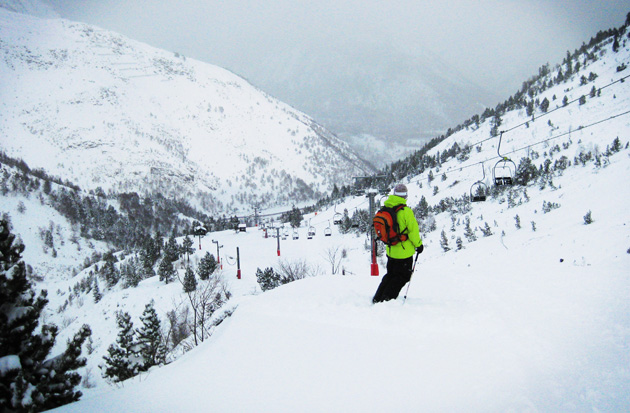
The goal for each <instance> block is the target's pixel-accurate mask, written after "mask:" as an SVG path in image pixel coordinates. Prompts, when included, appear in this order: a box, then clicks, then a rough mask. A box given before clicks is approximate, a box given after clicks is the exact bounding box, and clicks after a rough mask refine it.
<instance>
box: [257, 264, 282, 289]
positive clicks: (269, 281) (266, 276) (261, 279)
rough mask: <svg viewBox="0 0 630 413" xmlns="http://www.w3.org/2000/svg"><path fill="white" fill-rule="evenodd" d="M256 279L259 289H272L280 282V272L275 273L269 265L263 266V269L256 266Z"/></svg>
mask: <svg viewBox="0 0 630 413" xmlns="http://www.w3.org/2000/svg"><path fill="white" fill-rule="evenodd" d="M256 281H258V284H259V285H260V289H261V290H263V291H267V290H272V289H274V288H276V287H278V286H279V285H280V284H281V282H280V274H278V273H276V272H275V271H274V270H273V268H271V267H268V268H265V270H264V271H263V270H261V269H260V268H257V269H256Z"/></svg>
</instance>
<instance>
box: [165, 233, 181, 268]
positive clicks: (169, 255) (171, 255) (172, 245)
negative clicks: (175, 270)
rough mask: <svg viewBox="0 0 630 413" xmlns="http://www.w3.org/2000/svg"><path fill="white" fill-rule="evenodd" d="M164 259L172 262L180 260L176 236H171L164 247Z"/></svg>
mask: <svg viewBox="0 0 630 413" xmlns="http://www.w3.org/2000/svg"><path fill="white" fill-rule="evenodd" d="M164 258H165V259H167V260H169V261H171V262H174V261H177V260H178V259H179V245H177V241H176V240H175V236H174V235H171V236H170V238H169V239H168V242H167V243H166V245H165V246H164Z"/></svg>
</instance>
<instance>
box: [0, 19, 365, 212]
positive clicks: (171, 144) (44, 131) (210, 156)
mask: <svg viewBox="0 0 630 413" xmlns="http://www.w3.org/2000/svg"><path fill="white" fill-rule="evenodd" d="M0 13H1V14H0V19H1V24H2V28H3V30H2V37H0V47H1V48H2V51H3V59H2V60H0V64H2V67H1V68H0V70H1V71H2V74H3V77H4V78H5V79H7V80H8V81H7V82H4V84H3V87H2V90H1V92H2V96H3V99H2V104H1V105H2V108H3V111H2V115H1V118H0V131H1V132H2V135H3V136H4V137H5V138H3V142H2V147H3V148H4V150H5V151H6V152H7V154H8V155H10V156H13V157H20V158H23V159H24V160H25V161H26V162H27V163H28V164H29V165H31V166H32V167H36V168H39V167H41V168H44V169H45V170H47V171H49V172H50V173H52V174H54V175H60V176H64V177H67V178H68V179H70V180H72V181H73V182H75V183H77V184H78V185H79V186H81V187H84V188H86V189H94V188H95V187H97V186H100V187H102V188H103V189H104V190H106V191H107V190H113V191H118V192H121V191H131V190H133V191H138V192H143V191H148V190H158V191H161V192H164V193H165V194H167V195H173V194H178V195H180V196H181V195H182V194H185V195H187V196H188V197H191V198H200V199H201V200H202V201H201V203H203V204H204V205H206V206H211V208H210V211H209V212H232V211H238V210H240V211H243V210H244V209H245V208H247V207H248V205H249V204H251V203H254V202H256V203H257V202H264V203H266V204H267V205H268V206H273V205H277V204H279V203H287V202H290V200H294V202H308V201H313V200H315V199H317V198H318V197H319V196H321V195H322V194H324V193H326V192H328V191H329V190H331V189H332V187H333V184H334V183H337V182H348V181H349V180H350V178H351V176H352V175H356V174H358V173H365V172H366V171H370V170H373V167H372V166H371V165H369V164H368V163H367V162H365V161H364V160H362V159H361V158H360V157H358V156H357V155H356V154H355V153H354V152H353V151H352V150H350V148H349V147H348V145H347V144H345V143H344V142H342V141H341V140H339V139H338V138H337V137H336V136H334V135H333V134H332V133H331V132H329V131H328V130H326V129H325V128H323V127H321V126H320V125H317V124H316V123H315V121H314V120H312V119H311V118H310V117H308V116H307V115H305V114H303V113H301V112H298V111H297V110H295V109H293V108H291V107H290V106H289V105H287V104H285V103H282V102H280V101H278V100H276V99H274V98H272V97H271V96H269V95H268V94H266V93H265V92H263V91H261V90H260V89H258V88H256V87H254V86H252V85H251V84H249V83H248V82H246V81H245V80H244V79H242V78H240V77H238V76H237V75H235V74H233V73H231V72H229V71H227V70H225V69H222V68H218V67H216V66H213V65H209V64H206V63H203V62H198V61H195V60H193V59H187V58H186V57H185V56H181V55H179V54H177V53H175V54H173V53H169V52H166V51H162V50H159V49H155V48H152V47H149V46H147V45H144V44H142V43H139V42H136V41H133V40H131V39H127V38H125V37H124V36H121V35H118V34H115V33H112V32H108V31H105V30H101V29H98V28H96V27H93V26H89V25H86V24H82V23H75V22H70V21H67V20H60V19H48V20H41V19H37V18H35V17H32V16H26V15H22V14H15V13H11V12H8V11H6V10H4V9H0ZM68 79H72V81H71V82H68ZM35 148H37V150H34V149H35ZM253 153H255V155H252V154H253ZM43 154H46V155H43ZM252 158H255V159H256V161H255V162H256V168H255V170H253V172H255V173H253V174H245V173H243V172H244V171H246V170H248V168H249V167H250V166H251V162H250V161H251V160H252ZM167 176H168V177H172V178H174V179H173V180H171V183H168V184H167V183H166V182H165V180H164V179H163V178H164V177H167Z"/></svg>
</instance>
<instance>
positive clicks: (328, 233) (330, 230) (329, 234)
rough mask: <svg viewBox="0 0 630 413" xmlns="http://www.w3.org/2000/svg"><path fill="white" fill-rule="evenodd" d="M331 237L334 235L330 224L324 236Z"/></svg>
mask: <svg viewBox="0 0 630 413" xmlns="http://www.w3.org/2000/svg"><path fill="white" fill-rule="evenodd" d="M331 235H332V229H331V228H330V222H329V223H328V226H327V227H326V229H324V236H325V237H330V236H331Z"/></svg>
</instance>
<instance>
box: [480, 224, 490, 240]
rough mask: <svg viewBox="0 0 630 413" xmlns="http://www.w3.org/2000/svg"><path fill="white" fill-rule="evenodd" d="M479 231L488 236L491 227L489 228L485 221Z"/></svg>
mask: <svg viewBox="0 0 630 413" xmlns="http://www.w3.org/2000/svg"><path fill="white" fill-rule="evenodd" d="M481 232H482V233H483V236H484V237H489V236H490V235H492V229H491V228H490V225H488V223H487V222H486V225H484V227H483V228H482V229H481Z"/></svg>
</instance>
